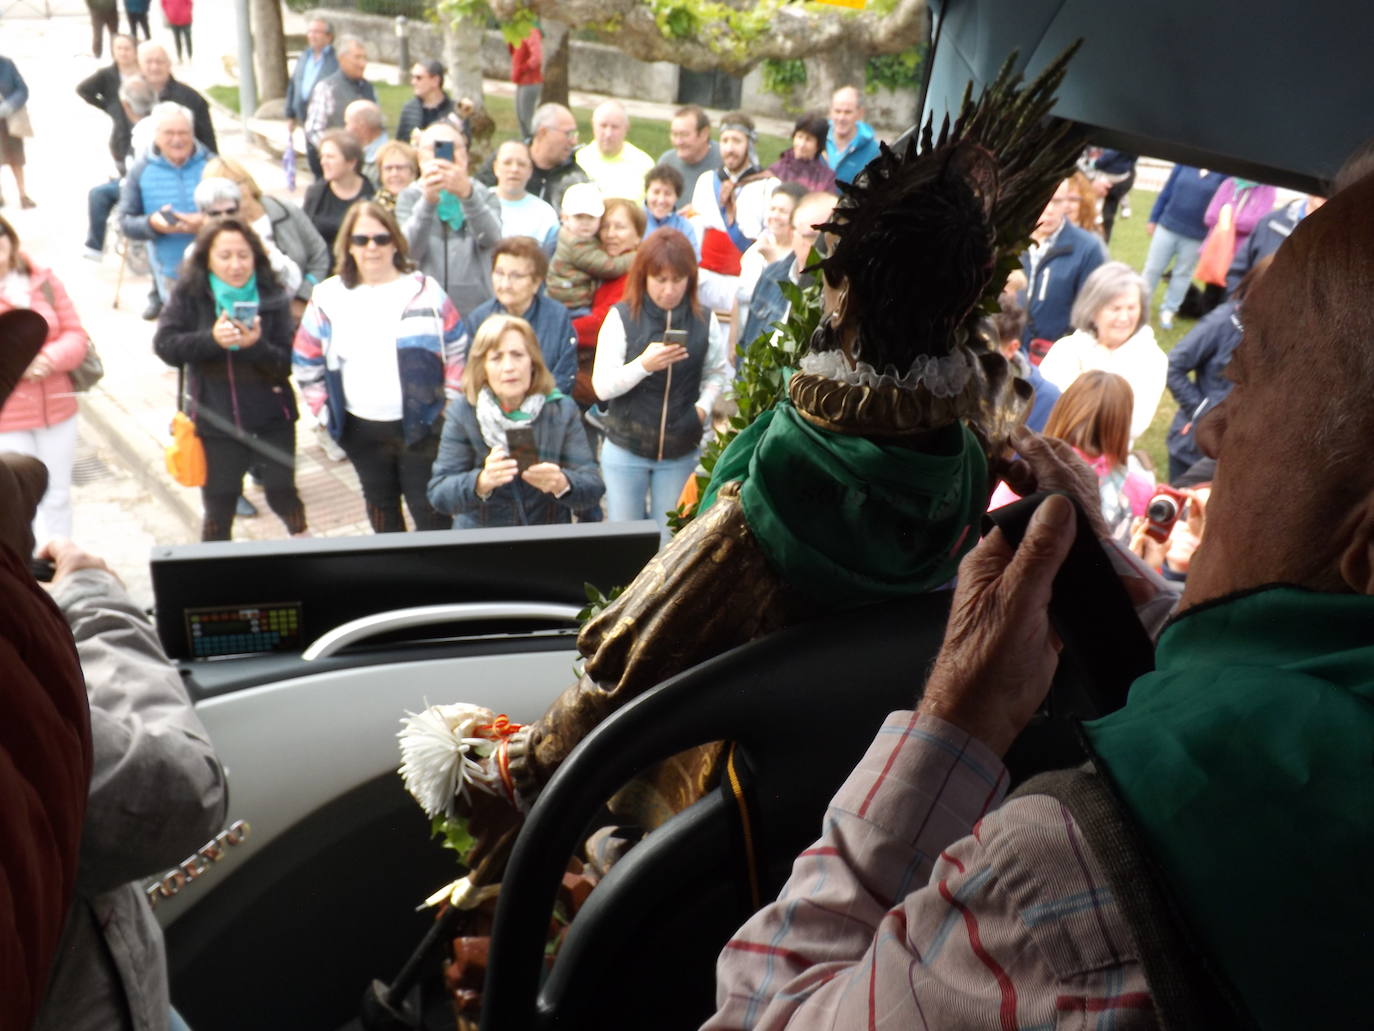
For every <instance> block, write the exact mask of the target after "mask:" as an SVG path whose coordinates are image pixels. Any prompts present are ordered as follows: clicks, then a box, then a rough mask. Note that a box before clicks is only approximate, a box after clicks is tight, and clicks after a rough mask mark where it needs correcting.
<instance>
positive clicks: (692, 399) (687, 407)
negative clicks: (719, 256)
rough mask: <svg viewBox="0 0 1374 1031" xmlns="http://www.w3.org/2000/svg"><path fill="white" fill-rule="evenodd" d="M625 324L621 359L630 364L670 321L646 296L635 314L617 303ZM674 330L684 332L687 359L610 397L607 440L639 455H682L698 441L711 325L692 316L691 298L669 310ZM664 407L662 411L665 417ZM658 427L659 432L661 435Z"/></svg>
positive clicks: (626, 306)
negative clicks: (697, 409)
mask: <svg viewBox="0 0 1374 1031" xmlns="http://www.w3.org/2000/svg"><path fill="white" fill-rule="evenodd" d="M615 310H616V311H618V312H619V313H620V321H621V323H622V324H623V325H624V326H625V361H626V362H632V361H634V360H635V359H636V358H638V357H639V356H640V355H641V354H643V353H644V349H645V348H647V347H648V346H649V344H650V343H652V342H653V341H655V340H662V339H663V332H664V329H665V328H666V325H667V322H668V319H667V316H666V315H665V313H664V311H663V309H662V308H660V307H659V306H658V305H656V304H654V302H653V301H651V300H649V298H648V297H645V298H644V302H643V307H642V308H641V310H640V313H639V317H638V318H635V317H634V315H632V314H631V313H630V306H629V304H628V303H627V302H625V301H622V302H620V303H619V304H617V305H616V306H615ZM671 325H672V328H673V329H685V330H687V357H686V358H685V359H684V360H682V361H680V362H678V363H677V364H675V365H670V366H669V367H668V368H666V369H662V370H660V371H659V372H651V373H649V376H648V378H646V379H645V380H644V381H643V382H641V383H640V384H639V385H638V386H637V387H635V388H634V389H633V390H631V391H629V392H628V393H625V394H621V395H620V396H619V397H616V398H612V399H611V401H610V404H609V407H610V412H611V414H610V416H609V417H608V418H607V419H606V433H607V436H609V437H610V439H611V441H612V442H613V443H615V444H616V445H617V446H619V447H623V448H624V449H625V450H626V451H630V452H633V453H634V454H636V455H639V456H640V457H641V458H649V459H654V460H660V461H661V460H662V459H665V458H681V457H682V456H683V455H686V454H690V453H691V452H692V451H694V450H695V449H696V448H697V446H698V445H699V444H700V443H701V434H702V426H701V420H700V419H698V418H697V411H696V403H697V398H698V397H699V396H700V394H701V369H702V366H703V365H705V363H706V349H707V345H708V343H709V340H708V336H709V327H708V324H707V321H706V318H705V317H704V316H702V317H698V318H693V317H692V306H691V298H690V297H684V298H683V299H682V303H681V304H679V305H678V306H677V307H676V308H675V309H673V311H672V323H671ZM665 407H666V415H665ZM660 427H662V434H661V435H660V432H659V430H660Z"/></svg>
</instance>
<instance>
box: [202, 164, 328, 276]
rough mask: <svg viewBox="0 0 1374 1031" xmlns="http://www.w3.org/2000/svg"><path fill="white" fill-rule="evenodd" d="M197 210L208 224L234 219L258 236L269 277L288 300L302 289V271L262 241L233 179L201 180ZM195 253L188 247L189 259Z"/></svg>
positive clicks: (262, 238)
mask: <svg viewBox="0 0 1374 1031" xmlns="http://www.w3.org/2000/svg"><path fill="white" fill-rule="evenodd" d="M195 197H196V210H197V211H199V212H200V213H201V214H202V215H204V216H205V220H206V221H207V222H216V221H219V220H220V219H225V218H237V219H239V220H240V221H242V222H243V223H244V224H245V225H248V226H249V227H250V228H251V229H252V230H253V232H254V233H256V234H257V237H258V242H259V243H261V244H262V249H263V250H264V251H265V252H266V253H267V261H268V263H269V264H270V265H271V266H272V274H273V275H274V276H276V278H277V282H278V283H279V284H280V285H281V288H282V289H283V290H285V291H286V294H287V296H288V297H290V296H292V295H293V294H295V292H296V291H297V290H298V289H299V288H300V285H301V267H300V266H299V265H297V264H296V263H295V262H294V261H292V260H291V259H290V258H289V257H287V256H286V255H285V254H283V253H282V252H281V250H280V249H279V248H277V246H276V245H275V244H273V243H272V238H271V236H270V235H269V236H268V237H266V238H264V237H263V235H262V233H261V232H260V231H259V228H258V226H256V225H254V224H252V222H251V220H250V219H248V218H247V217H246V214H245V212H244V211H243V191H242V190H240V189H239V184H238V183H236V182H234V180H232V179H226V178H224V177H222V176H211V177H210V178H208V179H202V180H201V181H200V184H199V185H198V186H197V187H196V194H195ZM194 249H195V243H194V242H193V243H191V244H190V245H189V246H188V247H187V248H186V254H187V255H188V256H189V255H190V253H191V251H192V250H194Z"/></svg>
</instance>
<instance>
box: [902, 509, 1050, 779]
mask: <svg viewBox="0 0 1374 1031" xmlns="http://www.w3.org/2000/svg"><path fill="white" fill-rule="evenodd" d="M1075 518H1076V517H1075V515H1074V509H1073V505H1071V504H1070V503H1069V501H1068V500H1067V499H1066V498H1062V497H1049V498H1046V499H1045V502H1044V503H1043V504H1042V505H1041V506H1040V507H1039V508H1038V509H1036V511H1035V514H1034V515H1033V516H1032V517H1031V520H1030V522H1029V524H1028V525H1027V527H1026V533H1025V536H1024V537H1023V538H1022V540H1021V545H1020V547H1018V548H1017V549H1016V550H1015V551H1012V549H1011V546H1010V545H1009V544H1008V543H1007V540H1006V538H1005V537H1004V536H1003V535H1002V531H1001V530H993V531H992V533H990V534H988V536H987V537H985V538H983V540H982V541H980V542H979V544H978V546H977V547H975V548H974V549H973V550H972V551H970V552H969V553H968V554H967V555H965V556H964V560H963V561H962V562H960V563H959V583H958V586H956V587H955V590H954V603H953V607H952V608H951V610H950V615H949V624H948V626H947V627H946V629H945V642H944V645H943V646H942V647H941V648H940V654H939V655H938V656H937V657H936V659H935V665H934V667H933V668H932V669H931V672H930V677H929V679H927V681H926V686H925V692H924V694H923V695H922V698H921V702H920V705H919V707H918V708H919V711H920V712H922V713H924V714H926V715H930V716H937V717H939V718H940V719H942V720H945V721H946V722H947V723H952V724H954V725H955V726H956V727H959V728H960V729H961V730H964V731H966V732H967V733H969V734H971V735H972V736H973V737H976V738H977V739H978V740H979V741H981V742H983V744H985V745H987V746H988V748H990V749H992V750H993V751H994V752H996V753H997V754H998V755H1005V754H1006V751H1007V749H1008V748H1010V747H1011V744H1012V742H1013V741H1015V740H1016V736H1017V735H1018V734H1020V733H1021V731H1022V730H1024V729H1025V727H1026V724H1028V723H1029V722H1030V719H1031V717H1032V716H1034V715H1035V710H1036V709H1037V708H1039V706H1040V703H1041V702H1043V701H1044V699H1045V695H1046V694H1047V693H1048V692H1049V689H1050V682H1051V681H1052V680H1053V679H1054V671H1055V667H1056V666H1057V665H1058V664H1059V649H1060V646H1061V645H1060V641H1059V639H1058V636H1057V635H1056V634H1055V633H1054V631H1053V629H1052V628H1051V627H1050V621H1049V612H1048V609H1049V601H1050V586H1051V584H1052V583H1053V581H1054V577H1055V574H1056V573H1058V572H1059V567H1060V565H1062V564H1063V562H1064V556H1065V555H1067V554H1068V552H1069V546H1070V545H1071V544H1072V543H1073V536H1074V520H1075Z"/></svg>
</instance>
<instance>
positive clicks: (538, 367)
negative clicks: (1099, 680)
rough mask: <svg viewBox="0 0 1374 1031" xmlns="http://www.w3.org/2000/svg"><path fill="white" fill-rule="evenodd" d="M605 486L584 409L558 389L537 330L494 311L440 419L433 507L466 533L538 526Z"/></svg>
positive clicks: (594, 498)
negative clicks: (451, 517) (481, 528)
mask: <svg viewBox="0 0 1374 1031" xmlns="http://www.w3.org/2000/svg"><path fill="white" fill-rule="evenodd" d="M605 490H606V485H605V484H604V483H602V482H601V474H600V473H598V472H597V469H596V459H594V458H593V457H592V452H591V448H590V447H588V445H587V434H586V431H585V430H583V428H582V413H581V410H580V409H579V408H578V407H577V404H576V403H575V402H574V401H573V400H572V398H570V397H568V396H566V395H565V394H563V393H562V392H560V391H559V390H558V388H557V387H556V386H555V385H554V381H553V373H551V372H550V371H549V369H548V366H547V365H545V364H544V356H543V354H542V352H541V351H540V350H539V340H538V338H537V337H536V336H535V333H534V328H533V327H532V326H531V325H530V324H529V323H528V322H526V321H525V320H524V319H522V318H517V317H516V316H514V315H492V316H491V317H490V318H488V319H487V320H486V321H485V322H483V323H482V325H481V327H480V328H479V329H478V330H477V335H476V336H475V337H474V338H473V341H472V347H471V348H470V349H469V351H468V364H467V368H466V369H464V370H463V395H462V396H461V397H457V398H455V399H454V400H453V401H452V402H451V403H450V404H449V406H448V413H447V415H446V416H445V418H444V434H443V437H442V439H441V440H440V442H439V457H438V458H436V459H435V461H434V474H433V476H432V477H431V478H430V481H429V500H430V503H431V504H432V505H433V506H434V507H435V508H437V509H438V510H439V511H441V512H451V513H452V514H453V515H454V516H456V517H457V518H456V525H458V526H460V527H475V526H538V525H542V524H546V523H568V522H571V521H572V515H573V513H574V512H577V511H581V510H583V509H585V508H587V507H588V506H590V505H594V504H596V503H597V502H598V501H600V500H601V495H602V494H603V493H605Z"/></svg>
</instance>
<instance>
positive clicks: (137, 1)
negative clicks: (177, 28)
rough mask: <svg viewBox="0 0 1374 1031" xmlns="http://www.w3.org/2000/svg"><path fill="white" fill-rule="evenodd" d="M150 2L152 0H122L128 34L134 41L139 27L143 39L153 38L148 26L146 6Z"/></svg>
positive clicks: (148, 5) (150, 3) (136, 40)
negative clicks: (127, 23) (127, 21)
mask: <svg viewBox="0 0 1374 1031" xmlns="http://www.w3.org/2000/svg"><path fill="white" fill-rule="evenodd" d="M152 4H153V0H124V15H125V17H126V18H128V19H129V35H130V36H132V37H133V40H134V42H135V43H137V42H138V30H139V29H140V28H142V29H143V38H144V40H145V41H146V40H150V39H152V38H153V33H152V31H151V30H150V29H149V28H148V8H149V7H151V6H152Z"/></svg>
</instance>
